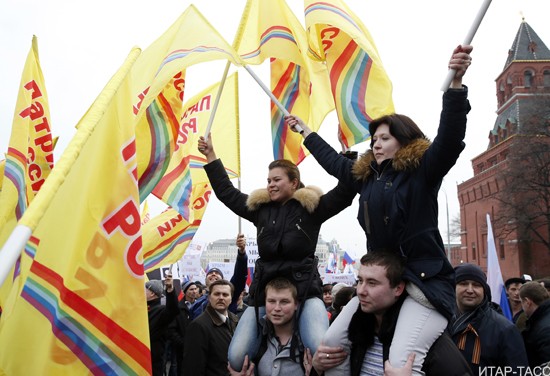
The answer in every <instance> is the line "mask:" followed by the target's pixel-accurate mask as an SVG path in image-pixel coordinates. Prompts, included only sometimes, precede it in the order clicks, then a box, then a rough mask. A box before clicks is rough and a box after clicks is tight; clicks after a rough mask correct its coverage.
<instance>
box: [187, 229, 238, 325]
mask: <svg viewBox="0 0 550 376" xmlns="http://www.w3.org/2000/svg"><path fill="white" fill-rule="evenodd" d="M245 244H246V241H245V240H244V235H243V234H239V235H238V236H237V250H238V253H237V258H236V260H235V268H234V269H233V276H232V277H231V281H230V282H231V283H232V284H233V286H234V292H233V296H232V298H231V304H230V306H229V310H230V311H231V312H233V313H236V312H237V302H238V300H239V297H240V295H241V292H242V291H243V290H244V287H245V285H246V279H247V277H248V255H247V253H246V250H245V246H244V245H245ZM220 279H223V272H222V271H221V270H220V269H218V268H210V269H209V270H208V272H207V273H206V277H205V279H204V281H205V284H206V291H205V292H204V294H203V295H202V296H201V297H200V298H198V299H197V300H196V301H195V303H194V304H193V306H192V307H191V308H190V313H191V319H192V320H194V319H196V318H197V317H199V316H200V314H201V313H203V311H204V310H205V308H206V305H207V304H208V293H209V290H210V284H211V283H212V282H214V281H217V280H220Z"/></svg>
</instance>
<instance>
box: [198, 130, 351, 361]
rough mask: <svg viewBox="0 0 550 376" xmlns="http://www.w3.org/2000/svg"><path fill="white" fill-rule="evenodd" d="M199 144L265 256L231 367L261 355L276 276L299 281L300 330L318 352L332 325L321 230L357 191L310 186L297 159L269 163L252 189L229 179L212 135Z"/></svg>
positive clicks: (221, 190) (225, 198)
mask: <svg viewBox="0 0 550 376" xmlns="http://www.w3.org/2000/svg"><path fill="white" fill-rule="evenodd" d="M198 149H199V151H200V152H201V153H202V154H204V155H205V156H206V159H207V162H208V164H206V165H205V166H204V169H205V171H206V173H207V175H208V179H209V180H210V184H211V185H212V188H213V190H214V193H215V194H216V197H217V198H218V199H219V200H220V201H221V202H223V203H224V204H225V205H226V206H227V207H228V208H229V209H231V210H232V211H233V212H234V213H235V214H237V215H238V216H240V217H242V218H244V219H247V220H249V221H251V222H252V223H254V225H255V226H256V228H257V242H258V254H259V257H258V260H257V261H256V267H255V271H254V278H253V280H252V284H251V285H250V296H249V305H251V307H249V308H248V309H247V310H246V311H245V313H244V314H243V316H242V318H241V319H240V320H239V325H238V327H237V330H236V332H235V335H234V337H233V340H232V341H231V345H230V347H229V362H230V364H231V367H232V368H233V369H234V370H240V369H241V368H242V365H243V362H244V358H245V355H248V356H249V359H253V358H254V357H255V355H256V352H257V350H258V348H259V346H260V340H261V333H259V332H258V326H257V318H259V317H262V316H263V315H264V314H265V293H264V289H265V286H266V284H267V282H269V281H270V280H272V279H273V278H275V277H284V278H287V279H289V280H290V281H292V282H293V283H294V284H295V285H296V288H297V290H298V298H299V300H300V302H301V307H300V311H299V321H298V330H299V332H300V336H301V339H302V341H303V343H304V346H305V347H307V348H309V349H310V350H311V352H312V353H314V352H315V350H316V349H317V346H318V345H319V344H320V342H321V339H322V337H323V334H324V333H325V331H326V329H327V328H328V317H327V314H326V310H325V305H324V303H323V301H322V300H321V297H322V281H321V278H320V275H319V272H318V270H317V258H316V257H315V248H316V246H317V239H318V237H319V231H320V229H321V225H322V223H323V222H325V221H326V220H327V219H329V218H331V217H333V216H335V215H336V214H338V213H339V212H340V211H342V210H343V209H344V208H346V207H348V206H349V205H351V202H352V200H353V197H355V194H356V192H355V191H354V190H352V189H350V188H348V187H346V186H345V185H344V184H338V185H337V186H336V187H335V188H334V189H332V190H331V191H330V192H328V193H327V194H324V195H323V194H322V193H321V192H320V190H319V189H318V188H316V187H311V186H310V187H305V186H304V184H303V183H302V182H301V180H300V171H299V170H298V167H296V165H295V164H294V163H292V162H290V161H288V160H275V161H273V162H271V164H270V165H269V173H268V178H267V187H266V188H263V189H258V190H256V191H253V192H252V193H251V194H250V195H247V194H244V193H242V192H241V191H239V190H238V189H237V188H235V187H234V186H233V184H232V183H231V181H230V180H229V177H228V175H227V173H226V171H225V168H224V166H223V164H222V162H221V160H219V159H217V157H216V153H215V152H214V148H213V146H212V139H211V136H210V135H209V136H208V139H204V137H201V138H200V139H199V143H198Z"/></svg>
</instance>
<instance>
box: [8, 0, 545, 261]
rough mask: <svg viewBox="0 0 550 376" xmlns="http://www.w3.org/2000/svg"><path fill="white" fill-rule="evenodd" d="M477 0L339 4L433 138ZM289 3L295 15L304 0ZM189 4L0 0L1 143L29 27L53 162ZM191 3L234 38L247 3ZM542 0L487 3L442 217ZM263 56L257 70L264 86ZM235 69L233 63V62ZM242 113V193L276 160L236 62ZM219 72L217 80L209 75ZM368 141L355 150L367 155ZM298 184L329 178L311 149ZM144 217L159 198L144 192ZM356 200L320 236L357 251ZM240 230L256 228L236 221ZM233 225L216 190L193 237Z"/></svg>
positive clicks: (219, 233)
mask: <svg viewBox="0 0 550 376" xmlns="http://www.w3.org/2000/svg"><path fill="white" fill-rule="evenodd" d="M482 2H483V1H481V0H461V1H458V2H457V1H449V0H417V1H411V0H384V1H380V0H348V1H347V2H346V3H347V4H348V6H349V7H350V8H351V9H352V10H353V11H354V12H355V14H356V15H357V16H358V17H359V18H360V19H361V20H362V21H363V23H364V24H365V26H366V27H367V28H368V29H369V31H370V33H371V35H372V37H373V39H374V41H375V43H376V45H377V47H378V50H379V53H380V55H381V58H382V60H383V62H384V66H385V68H386V70H387V72H388V75H389V77H390V79H391V80H392V82H393V86H394V103H395V108H396V112H399V113H403V114H406V115H409V116H410V117H411V118H413V119H414V120H415V121H416V122H417V123H418V124H419V126H420V127H421V128H422V130H423V131H424V132H425V133H426V134H427V135H428V136H429V137H430V138H432V139H433V137H434V136H435V134H436V129H437V125H438V119H439V113H440V110H441V94H442V93H441V90H440V88H441V85H442V83H443V80H444V78H445V76H446V73H447V62H448V59H449V56H450V54H451V52H452V50H453V48H454V47H456V46H457V45H458V44H460V43H462V41H463V40H464V38H465V37H466V34H467V32H468V30H469V29H470V27H471V24H472V21H473V19H474V18H475V16H476V14H477V13H478V10H479V8H480V6H481V4H482ZM287 3H288V4H289V5H290V7H291V8H292V9H293V10H294V11H295V13H296V14H297V16H298V18H299V19H301V20H303V2H302V1H299V0H288V1H287ZM189 4H191V2H189V1H173V0H163V1H157V2H152V1H143V0H115V1H113V0H111V1H106V0H96V1H91V2H81V1H74V0H73V1H68V0H65V1H63V0H40V1H39V0H2V1H1V2H0V57H1V63H0V67H1V69H0V151H2V152H5V151H7V146H8V140H9V135H10V131H11V124H12V119H13V112H14V107H15V102H16V99H17V92H18V86H19V83H20V79H21V73H22V69H23V65H24V63H25V59H26V57H27V54H28V51H29V49H30V46H31V40H32V36H33V34H34V35H36V36H37V37H38V47H39V51H40V61H41V66H42V70H43V73H44V77H45V81H46V88H47V92H48V96H49V102H50V114H51V125H52V132H53V134H54V136H59V142H58V146H57V148H56V151H55V158H56V160H58V159H59V156H60V155H61V153H62V151H63V149H64V148H65V146H66V145H67V144H68V143H69V141H70V139H71V137H72V136H73V135H74V133H75V132H74V125H75V124H76V123H77V122H78V120H79V119H80V118H81V116H82V115H83V114H84V113H85V111H86V110H87V109H88V107H89V106H90V104H91V103H92V101H93V100H94V99H95V97H96V96H97V95H98V93H99V92H100V91H101V89H102V88H103V86H104V85H105V84H106V83H107V81H108V79H109V78H110V77H111V76H112V75H113V74H114V72H115V71H116V70H117V69H118V67H119V66H120V65H121V64H122V62H123V61H124V59H125V57H126V56H127V54H128V53H129V51H130V49H131V48H132V47H133V46H139V47H141V48H142V49H145V48H146V47H147V46H148V45H149V44H150V43H152V42H153V41H154V40H155V39H156V38H158V37H159V36H160V35H161V34H162V33H163V32H164V31H165V30H166V29H167V28H168V27H169V26H170V25H171V24H172V23H173V22H174V21H175V20H176V19H177V17H178V16H179V15H180V14H181V13H182V12H183V11H184V10H185V9H186V8H187V7H188V6H189ZM193 4H195V6H196V7H197V8H198V9H199V11H200V12H201V13H202V14H203V15H204V16H205V17H206V18H207V19H208V20H209V21H210V23H211V24H212V25H213V26H214V27H215V28H216V29H218V30H219V31H220V33H221V34H222V35H223V36H224V37H225V38H226V40H227V41H228V42H229V43H231V42H232V41H233V36H234V33H235V30H236V28H237V25H238V22H239V21H240V17H241V12H242V10H243V7H244V5H245V1H244V0H231V1H228V0H197V1H195V2H193ZM549 14H550V1H548V0H499V1H493V2H492V4H491V6H490V7H489V10H488V11H487V14H486V16H485V18H484V20H483V22H482V24H481V26H480V27H479V30H478V31H477V34H476V35H475V37H474V40H473V43H472V44H473V45H474V51H473V53H472V57H473V63H472V66H471V68H470V69H469V71H468V72H467V75H466V77H465V78H464V83H465V84H466V85H468V86H469V89H470V97H469V98H470V102H471V104H472V111H471V112H470V115H469V117H468V129H467V134H466V149H465V150H464V152H463V153H462V155H461V157H460V159H459V161H458V163H457V165H456V166H455V167H454V168H453V169H452V170H451V172H450V173H449V175H447V177H446V178H445V181H444V184H443V190H444V191H445V192H446V193H447V198H448V206H449V216H450V217H451V218H453V217H455V216H457V215H458V213H459V204H458V199H457V197H456V196H457V194H456V192H457V190H456V185H457V184H458V183H461V182H463V181H465V180H467V179H469V178H471V177H472V176H473V172H472V168H471V159H472V158H473V157H475V156H476V155H478V154H480V153H481V152H483V151H484V150H486V148H487V145H488V134H489V131H490V130H491V129H492V128H493V125H494V121H495V118H496V104H497V102H496V96H495V92H496V89H495V82H494V81H495V79H496V77H497V76H498V75H499V73H500V72H501V71H502V69H503V67H504V63H505V62H506V58H507V53H508V49H509V48H510V47H511V46H512V43H513V40H514V37H515V35H516V33H517V31H518V28H519V26H520V23H521V20H522V16H523V17H525V20H526V21H527V22H528V23H529V24H530V25H531V26H532V27H533V29H534V30H535V31H536V32H537V33H538V35H539V36H540V37H541V38H542V39H543V41H545V42H546V44H547V45H550V28H548V26H544V25H548V15H549ZM224 65H225V63H224V62H218V63H213V64H204V65H201V66H196V67H191V68H189V69H188V70H187V85H186V94H185V96H186V98H191V97H192V95H193V94H195V93H197V92H199V91H200V90H202V89H203V88H205V87H207V86H208V85H210V84H212V83H214V82H216V81H218V80H219V79H220V78H221V76H222V73H223V68H224ZM267 65H268V63H267V62H266V63H264V65H262V66H254V67H253V69H254V71H255V72H256V73H257V74H258V75H259V76H260V77H261V78H262V80H263V81H264V82H265V83H267V84H268V83H269V78H268V70H267V68H268V67H267ZM233 70H234V68H233ZM239 75H240V121H241V123H240V124H241V132H242V134H241V160H242V183H241V184H242V190H243V191H244V192H250V191H251V190H253V189H256V188H260V187H264V186H265V184H266V177H267V165H268V163H269V162H270V161H271V160H272V159H273V155H272V153H271V140H270V137H271V136H270V131H269V107H268V106H269V103H268V98H267V96H265V94H264V93H263V92H261V90H260V88H259V87H258V86H257V84H255V83H254V81H253V80H252V79H251V78H250V77H249V76H248V73H247V72H246V71H245V70H244V69H241V70H239ZM217 77H219V78H217ZM320 134H321V135H322V136H323V137H324V138H325V139H326V140H327V141H329V142H330V143H331V144H332V145H333V146H335V147H336V146H337V145H338V143H337V140H336V118H335V116H334V114H332V115H329V116H328V117H327V119H326V120H325V122H324V123H323V126H322V128H321V131H320ZM366 148H367V145H366V143H363V144H360V145H357V146H355V147H353V148H352V149H353V150H358V151H360V152H364V151H365V150H366ZM300 170H301V172H302V178H303V180H304V182H305V184H306V185H308V184H310V185H317V186H319V187H321V188H322V189H323V190H324V191H325V192H326V191H328V190H329V189H331V188H332V187H333V186H334V185H335V184H336V181H335V180H334V179H333V178H331V177H329V176H327V174H326V173H325V172H324V171H323V170H322V169H320V167H319V166H318V165H317V163H316V162H315V160H313V158H307V159H306V160H305V161H304V162H303V163H302V164H301V165H300ZM439 200H440V229H441V233H442V236H443V238H444V239H446V236H447V223H446V222H447V220H446V217H447V213H446V198H445V194H444V193H443V191H442V193H441V194H440V197H439ZM150 202H151V207H152V214H153V215H154V214H157V213H158V212H160V211H161V210H162V209H163V205H162V204H161V203H159V202H158V201H156V200H155V199H152V200H150ZM356 215H357V203H356V202H355V203H354V204H353V206H351V207H350V208H348V209H346V210H345V211H343V212H342V213H341V214H339V215H338V216H336V217H334V218H333V219H331V220H329V221H328V222H326V223H325V224H324V225H323V228H322V229H321V234H322V236H323V238H324V239H325V240H331V239H336V240H337V241H338V242H339V243H340V244H341V245H342V246H343V247H344V249H347V250H350V251H354V252H355V253H356V254H357V255H360V254H362V253H363V252H364V249H365V237H364V234H363V231H362V230H361V228H360V227H359V225H358V224H357V220H356ZM243 232H244V233H245V235H247V236H255V229H254V227H253V226H252V225H251V224H249V223H248V222H243ZM236 234H237V219H236V217H235V216H234V215H233V214H232V213H231V212H229V211H228V210H227V209H226V208H225V207H223V205H222V204H220V203H219V202H218V201H217V200H216V199H215V198H213V199H212V200H211V203H210V205H209V207H208V209H207V212H206V215H205V217H204V222H203V224H202V226H201V228H200V229H199V231H198V232H197V235H196V237H195V239H196V240H197V241H201V242H209V241H213V240H216V239H219V238H231V237H234V236H236Z"/></svg>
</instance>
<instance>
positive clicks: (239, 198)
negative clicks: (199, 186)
mask: <svg viewBox="0 0 550 376" xmlns="http://www.w3.org/2000/svg"><path fill="white" fill-rule="evenodd" d="M204 171H206V174H207V175H208V180H210V184H211V185H212V189H213V190H214V193H215V194H216V197H217V198H218V200H220V201H221V202H222V203H223V204H224V205H225V206H227V207H228V208H229V209H230V210H231V211H232V212H233V213H235V214H237V215H238V216H239V217H243V218H245V219H247V220H249V221H253V213H252V212H251V211H249V210H248V209H247V207H246V200H247V199H248V195H247V194H244V193H242V192H241V191H239V190H238V189H237V188H235V186H234V185H233V183H231V180H229V176H227V172H226V171H225V167H224V166H223V163H222V161H221V159H216V160H215V161H213V162H210V163H208V164H206V165H204Z"/></svg>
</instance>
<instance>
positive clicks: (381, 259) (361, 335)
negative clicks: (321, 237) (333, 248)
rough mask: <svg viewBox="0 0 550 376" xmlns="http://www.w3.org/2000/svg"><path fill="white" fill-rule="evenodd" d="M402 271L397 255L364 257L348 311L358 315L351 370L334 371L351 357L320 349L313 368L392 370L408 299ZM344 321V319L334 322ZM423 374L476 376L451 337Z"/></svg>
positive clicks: (351, 329)
mask: <svg viewBox="0 0 550 376" xmlns="http://www.w3.org/2000/svg"><path fill="white" fill-rule="evenodd" d="M403 270H404V265H403V260H402V259H401V257H400V256H398V255H397V253H396V252H394V251H377V252H371V253H367V254H366V255H364V256H363V257H362V258H361V267H360V269H359V273H358V277H357V279H358V283H357V296H358V297H357V298H353V299H352V300H351V301H350V303H348V304H347V305H346V307H345V308H344V309H346V310H353V311H355V313H354V314H353V316H352V318H351V321H349V323H348V326H347V333H348V338H349V341H350V350H351V353H350V359H349V367H345V368H344V369H342V368H340V369H339V370H337V371H336V370H334V367H335V366H338V365H340V364H341V363H342V362H343V361H344V360H345V359H346V358H347V352H345V351H344V350H343V349H341V348H335V347H328V346H320V347H319V349H318V350H317V352H316V353H315V355H314V357H313V366H314V368H315V369H316V370H317V372H318V373H321V372H324V371H327V372H325V373H326V374H327V375H329V374H338V375H345V376H347V375H352V376H357V375H360V374H363V373H368V372H372V373H374V374H381V373H383V372H384V368H387V367H389V366H390V364H389V362H388V361H387V359H388V355H389V349H390V346H391V342H392V340H393V335H394V332H395V325H396V323H397V317H398V316H399V310H400V309H401V305H402V304H403V301H404V300H405V297H406V294H407V292H406V291H405V282H404V281H403V278H402V275H403ZM347 318H349V315H347V314H343V315H342V319H346V320H347ZM342 319H340V315H339V316H338V318H337V319H336V321H335V323H336V322H337V321H338V320H342ZM341 324H342V323H338V324H336V325H341ZM383 362H385V363H383ZM331 369H332V370H331ZM367 369H368V370H367ZM422 370H423V371H424V372H425V373H426V375H448V376H451V375H456V376H463V375H472V372H471V370H470V368H469V367H468V364H467V362H466V361H465V359H464V358H463V357H462V355H461V354H460V352H459V351H458V349H457V347H456V346H455V345H454V343H453V342H452V340H451V338H450V337H449V335H448V334H446V333H443V334H442V335H441V336H440V337H439V339H437V340H436V341H435V343H434V344H433V345H432V347H431V348H430V350H429V352H428V354H427V355H426V358H425V360H424V364H423V367H422ZM369 374H370V373H369Z"/></svg>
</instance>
